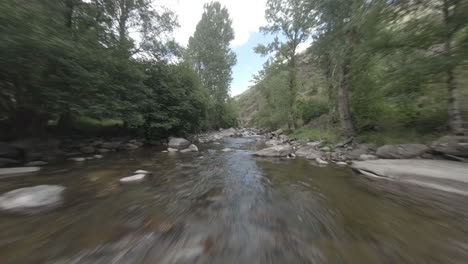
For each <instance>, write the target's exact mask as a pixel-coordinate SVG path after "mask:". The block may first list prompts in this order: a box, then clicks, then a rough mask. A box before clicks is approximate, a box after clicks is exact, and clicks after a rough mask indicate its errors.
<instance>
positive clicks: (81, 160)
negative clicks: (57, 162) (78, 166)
mask: <svg viewBox="0 0 468 264" xmlns="http://www.w3.org/2000/svg"><path fill="white" fill-rule="evenodd" d="M68 160H71V161H76V162H83V161H85V160H87V158H83V157H78V158H69V159H68Z"/></svg>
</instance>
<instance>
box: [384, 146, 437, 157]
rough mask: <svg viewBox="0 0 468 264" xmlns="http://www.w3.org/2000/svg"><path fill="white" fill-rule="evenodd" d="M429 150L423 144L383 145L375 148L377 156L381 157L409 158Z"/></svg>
mask: <svg viewBox="0 0 468 264" xmlns="http://www.w3.org/2000/svg"><path fill="white" fill-rule="evenodd" d="M429 151H430V149H429V147H428V146H426V145H423V144H400V145H385V146H382V147H379V148H378V149H377V156H378V157H380V158H383V159H410V158H416V157H420V156H422V155H423V154H425V153H427V152H429Z"/></svg>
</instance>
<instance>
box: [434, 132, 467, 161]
mask: <svg viewBox="0 0 468 264" xmlns="http://www.w3.org/2000/svg"><path fill="white" fill-rule="evenodd" d="M431 148H432V149H433V150H434V151H436V152H440V153H444V154H448V155H454V156H462V157H468V136H445V137H442V138H440V139H438V140H436V141H434V142H433V143H432V145H431Z"/></svg>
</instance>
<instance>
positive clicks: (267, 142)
mask: <svg viewBox="0 0 468 264" xmlns="http://www.w3.org/2000/svg"><path fill="white" fill-rule="evenodd" d="M265 144H266V145H268V146H276V145H281V144H282V142H281V141H279V140H276V139H270V140H268V141H266V142H265Z"/></svg>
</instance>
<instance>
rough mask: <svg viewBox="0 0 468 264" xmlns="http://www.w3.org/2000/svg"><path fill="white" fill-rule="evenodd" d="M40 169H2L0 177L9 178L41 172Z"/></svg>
mask: <svg viewBox="0 0 468 264" xmlns="http://www.w3.org/2000/svg"><path fill="white" fill-rule="evenodd" d="M40 169H41V168H40V167H18V168H1V169H0V176H9V175H17V174H25V173H33V172H37V171H39V170H40Z"/></svg>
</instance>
